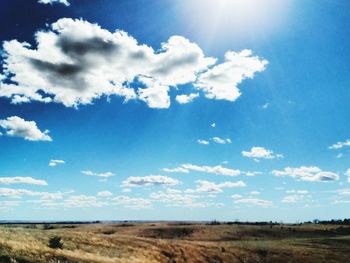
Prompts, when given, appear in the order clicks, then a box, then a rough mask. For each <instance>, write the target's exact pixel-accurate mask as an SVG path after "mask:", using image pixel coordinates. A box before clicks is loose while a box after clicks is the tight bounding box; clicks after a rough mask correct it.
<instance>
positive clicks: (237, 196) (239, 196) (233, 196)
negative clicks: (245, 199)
mask: <svg viewBox="0 0 350 263" xmlns="http://www.w3.org/2000/svg"><path fill="white" fill-rule="evenodd" d="M231 197H232V198H233V199H240V198H242V196H241V195H239V194H234V195H232V196H231Z"/></svg>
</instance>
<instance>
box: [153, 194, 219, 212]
mask: <svg viewBox="0 0 350 263" xmlns="http://www.w3.org/2000/svg"><path fill="white" fill-rule="evenodd" d="M150 198H151V199H152V200H154V201H157V202H161V203H165V204H166V206H168V207H173V206H181V207H196V208H204V207H209V206H217V207H218V206H222V205H223V204H221V203H214V202H207V201H199V199H201V196H200V195H194V194H186V193H182V192H181V191H179V190H176V191H174V189H167V191H166V192H164V191H158V192H155V193H151V195H150Z"/></svg>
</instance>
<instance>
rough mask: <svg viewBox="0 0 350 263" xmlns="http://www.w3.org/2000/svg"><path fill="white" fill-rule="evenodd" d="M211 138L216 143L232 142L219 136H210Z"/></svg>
mask: <svg viewBox="0 0 350 263" xmlns="http://www.w3.org/2000/svg"><path fill="white" fill-rule="evenodd" d="M211 140H212V141H213V142H215V143H218V144H230V143H232V141H231V139H228V138H227V139H222V138H220V137H213V138H211Z"/></svg>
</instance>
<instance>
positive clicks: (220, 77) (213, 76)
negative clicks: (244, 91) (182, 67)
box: [195, 50, 268, 101]
mask: <svg viewBox="0 0 350 263" xmlns="http://www.w3.org/2000/svg"><path fill="white" fill-rule="evenodd" d="M267 64H268V62H267V60H263V59H260V58H259V57H257V56H252V51H251V50H243V51H241V52H233V51H229V52H226V54H225V62H224V63H222V64H219V65H216V66H214V67H213V68H211V69H209V70H208V71H206V72H204V73H203V74H201V75H200V76H199V77H198V80H197V82H196V83H195V87H197V88H198V89H200V90H202V91H203V92H204V93H205V96H206V97H207V98H209V99H218V100H220V99H224V100H229V101H235V100H236V99H237V98H238V97H239V96H240V95H241V92H240V90H239V89H238V87H237V85H238V84H240V83H241V82H242V81H243V80H244V79H246V78H253V76H254V74H255V73H256V72H261V71H264V70H265V66H266V65H267Z"/></svg>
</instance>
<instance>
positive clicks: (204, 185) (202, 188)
mask: <svg viewBox="0 0 350 263" xmlns="http://www.w3.org/2000/svg"><path fill="white" fill-rule="evenodd" d="M196 182H197V187H196V189H194V191H195V192H198V193H211V194H215V193H222V192H223V190H222V189H223V188H235V187H245V186H246V184H245V183H244V182H243V181H238V182H223V183H219V184H217V183H214V182H209V181H205V180H197V181H196ZM187 192H188V191H187Z"/></svg>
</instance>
